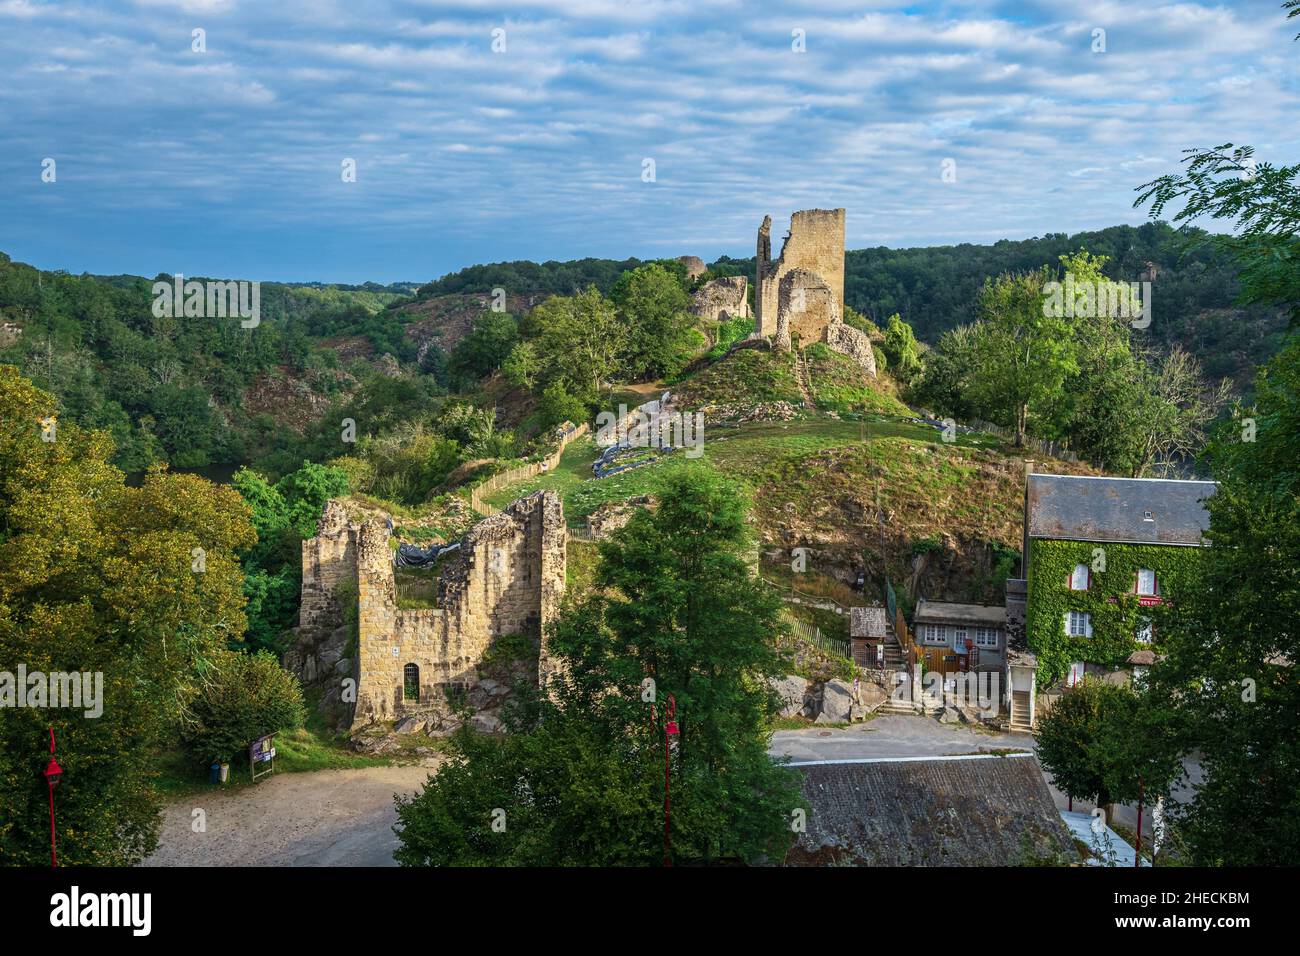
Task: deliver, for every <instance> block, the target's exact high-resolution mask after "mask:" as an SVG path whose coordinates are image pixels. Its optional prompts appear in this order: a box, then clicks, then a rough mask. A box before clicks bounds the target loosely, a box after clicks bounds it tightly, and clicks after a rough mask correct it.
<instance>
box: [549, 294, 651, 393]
mask: <svg viewBox="0 0 1300 956" xmlns="http://www.w3.org/2000/svg"><path fill="white" fill-rule="evenodd" d="M529 323H530V325H531V326H532V327H533V328H535V329H536V330H537V338H536V343H537V351H538V355H539V358H540V361H541V363H542V368H543V370H544V371H543V374H542V376H541V379H542V381H543V382H545V383H546V384H548V385H549V384H550V383H551V382H553V381H556V380H559V381H560V382H562V383H563V384H564V387H565V388H566V390H568V391H569V392H570V393H571V394H574V395H578V396H580V397H581V398H583V399H584V400H586V399H588V398H591V399H594V398H595V397H596V396H597V395H598V394H599V392H600V389H601V386H602V385H603V384H604V383H605V382H606V381H608V380H609V379H610V377H611V376H612V375H613V374H614V372H615V371H616V370H617V369H618V367H619V363H620V360H621V358H622V356H623V354H624V352H625V351H626V347H627V334H628V332H627V328H626V327H625V326H624V325H623V324H622V323H620V322H619V320H618V315H617V313H616V312H615V310H614V306H613V305H612V304H611V303H610V302H609V300H608V299H606V298H605V297H604V296H602V295H601V294H600V293H599V292H597V291H596V289H595V288H594V287H588V288H587V289H586V290H585V291H583V292H580V293H578V294H577V295H575V296H552V297H551V298H549V299H547V300H546V301H545V302H543V303H541V304H540V305H538V306H537V307H536V308H534V309H533V310H532V311H531V312H530V313H529Z"/></svg>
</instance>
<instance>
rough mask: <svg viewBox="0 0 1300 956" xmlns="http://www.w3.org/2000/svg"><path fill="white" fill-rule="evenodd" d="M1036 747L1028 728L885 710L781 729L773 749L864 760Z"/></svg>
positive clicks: (795, 756)
mask: <svg viewBox="0 0 1300 956" xmlns="http://www.w3.org/2000/svg"><path fill="white" fill-rule="evenodd" d="M1033 749H1034V738H1033V737H1032V736H1030V735H1029V734H1001V733H989V732H988V731H984V730H974V729H972V728H970V727H968V726H966V725H965V724H941V723H939V722H938V721H937V720H935V719H934V718H933V717H909V716H906V715H902V714H886V715H884V716H880V717H876V718H875V719H874V720H869V721H866V722H865V723H861V724H855V725H854V726H852V727H845V728H841V729H825V730H823V729H822V728H820V727H811V728H809V729H808V730H779V731H777V732H776V733H775V734H773V735H772V743H771V745H770V746H769V747H768V752H769V753H771V754H773V755H774V756H785V757H790V758H791V759H792V760H861V759H863V758H866V757H941V756H945V755H948V754H969V753H979V752H981V751H986V750H1033Z"/></svg>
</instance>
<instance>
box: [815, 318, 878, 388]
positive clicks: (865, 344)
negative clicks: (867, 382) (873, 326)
mask: <svg viewBox="0 0 1300 956" xmlns="http://www.w3.org/2000/svg"><path fill="white" fill-rule="evenodd" d="M826 344H827V345H829V346H830V347H831V348H833V349H834V350H835V351H836V352H840V353H842V354H844V355H847V356H848V357H849V358H851V359H853V361H855V362H857V363H858V364H859V365H861V366H862V367H863V368H864V369H866V370H867V372H868V373H870V375H871V377H872V378H875V377H876V353H875V352H874V351H873V350H872V348H871V339H869V338H867V333H865V332H863V331H862V330H861V329H855V328H854V327H853V326H851V325H845V324H844V323H843V322H837V323H834V324H832V325H828V326H827V327H826Z"/></svg>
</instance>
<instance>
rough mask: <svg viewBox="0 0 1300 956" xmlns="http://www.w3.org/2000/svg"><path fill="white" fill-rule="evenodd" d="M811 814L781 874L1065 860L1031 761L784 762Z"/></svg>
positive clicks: (1048, 798) (1067, 846) (1064, 837)
mask: <svg viewBox="0 0 1300 956" xmlns="http://www.w3.org/2000/svg"><path fill="white" fill-rule="evenodd" d="M791 766H793V767H795V768H797V769H799V770H800V771H801V772H802V773H803V794H804V797H805V798H807V800H808V803H809V805H810V806H811V808H812V810H811V812H810V813H809V814H808V820H807V829H806V831H805V832H804V833H801V834H800V835H799V838H798V840H797V841H796V842H795V844H794V846H793V847H792V848H791V850H790V852H789V854H787V856H786V859H785V862H786V865H789V866H826V865H829V864H832V863H839V864H845V863H847V864H853V865H860V866H1008V865H1011V864H1012V863H1014V862H1018V861H1021V860H1022V859H1023V850H1024V848H1026V847H1028V848H1031V849H1029V851H1028V852H1029V853H1030V855H1033V856H1035V857H1039V858H1042V857H1049V856H1053V855H1055V854H1056V853H1058V852H1065V853H1067V854H1071V853H1073V849H1072V844H1071V843H1070V839H1069V833H1068V831H1067V830H1066V827H1065V824H1064V823H1063V822H1062V820H1061V817H1060V814H1059V813H1058V812H1057V809H1056V805H1055V804H1054V803H1053V802H1052V795H1051V793H1050V792H1049V791H1048V789H1047V784H1046V782H1045V781H1044V780H1043V774H1042V771H1041V770H1040V769H1039V766H1038V761H1037V760H1036V759H1035V758H1034V756H1033V755H1032V754H1022V755H1013V756H1005V757H1002V756H983V755H980V756H962V757H901V758H899V757H895V758H882V759H876V760H860V761H859V760H851V761H816V762H808V763H793V764H791Z"/></svg>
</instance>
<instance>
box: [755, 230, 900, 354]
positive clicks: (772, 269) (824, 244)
mask: <svg viewBox="0 0 1300 956" xmlns="http://www.w3.org/2000/svg"><path fill="white" fill-rule="evenodd" d="M754 271H755V275H754V312H755V327H756V332H757V334H758V335H759V336H761V337H763V338H766V339H769V340H770V341H771V342H772V344H773V346H775V347H776V348H779V349H786V350H788V349H791V348H793V347H794V343H795V342H796V341H797V342H798V343H799V346H800V347H806V346H808V345H812V344H813V343H814V342H824V343H826V345H828V346H829V347H830V348H832V349H834V350H835V351H837V352H841V353H843V354H845V355H847V356H849V357H850V358H852V359H853V360H854V361H855V362H857V363H858V364H859V365H861V366H862V367H863V368H865V369H866V370H867V372H868V373H869V374H870V375H872V376H873V377H874V376H875V374H876V359H875V354H874V353H873V352H872V350H871V341H870V339H868V338H867V335H866V334H865V333H864V332H862V331H861V330H860V329H856V328H854V327H852V326H850V325H845V324H844V210H843V209H803V210H800V211H798V212H795V213H794V214H792V215H791V217H790V232H789V234H788V235H787V236H786V237H785V241H784V242H783V243H782V245H781V254H780V256H779V257H778V258H776V259H773V258H772V217H771V216H764V217H763V224H762V225H761V226H760V227H759V229H758V251H757V257H756V259H755V270H754Z"/></svg>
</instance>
